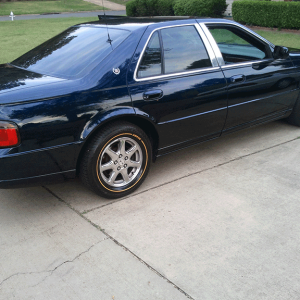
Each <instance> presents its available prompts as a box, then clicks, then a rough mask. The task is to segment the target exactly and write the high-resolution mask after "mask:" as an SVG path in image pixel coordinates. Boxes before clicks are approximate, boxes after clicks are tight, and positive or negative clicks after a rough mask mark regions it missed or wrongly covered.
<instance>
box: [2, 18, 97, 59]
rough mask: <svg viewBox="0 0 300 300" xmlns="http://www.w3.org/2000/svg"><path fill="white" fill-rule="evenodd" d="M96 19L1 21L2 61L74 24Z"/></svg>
mask: <svg viewBox="0 0 300 300" xmlns="http://www.w3.org/2000/svg"><path fill="white" fill-rule="evenodd" d="M96 20H97V18H96V17H95V18H94V17H93V18H55V19H37V20H21V21H13V22H11V21H7V22H6V21H5V22H0V41H1V43H0V63H6V62H11V61H12V60H14V59H15V58H17V57H19V56H20V55H22V54H24V53H25V52H27V51H29V50H31V49H32V48H34V47H36V46H38V45H39V44H41V43H43V42H44V41H46V40H48V39H50V38H51V37H53V36H54V35H56V34H58V33H60V32H62V31H63V30H64V29H66V28H68V27H70V26H72V25H75V24H78V23H83V22H89V21H96Z"/></svg>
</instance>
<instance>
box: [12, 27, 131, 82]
mask: <svg viewBox="0 0 300 300" xmlns="http://www.w3.org/2000/svg"><path fill="white" fill-rule="evenodd" d="M108 33H109V35H108ZM129 34H130V31H127V30H121V29H111V28H106V27H98V28H97V27H87V26H82V27H71V28H69V29H67V30H66V31H64V32H62V33H61V34H59V35H57V36H55V37H54V38H52V39H50V40H48V41H46V42H45V43H43V44H41V45H40V46H38V47H36V48H34V49H32V50H31V51H29V52H27V53H25V54H24V55H22V56H21V57H19V58H17V59H16V60H14V61H13V62H12V63H11V64H12V65H14V66H17V67H21V68H23V69H26V70H29V71H33V72H37V73H41V74H46V75H51V76H55V77H62V78H67V79H74V78H80V77H83V76H85V75H86V74H88V72H89V71H91V70H92V69H93V68H94V67H95V66H96V65H97V64H98V63H99V62H101V61H102V60H103V59H104V58H105V57H106V56H107V55H108V54H109V53H111V52H112V51H113V50H114V49H115V48H116V47H117V46H118V45H119V44H120V43H121V42H123V41H124V40H125V39H126V38H127V36H128V35H129Z"/></svg>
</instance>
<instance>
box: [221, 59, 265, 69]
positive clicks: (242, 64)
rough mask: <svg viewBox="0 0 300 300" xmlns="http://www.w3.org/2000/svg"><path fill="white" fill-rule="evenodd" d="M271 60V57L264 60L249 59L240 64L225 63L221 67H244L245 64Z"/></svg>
mask: <svg viewBox="0 0 300 300" xmlns="http://www.w3.org/2000/svg"><path fill="white" fill-rule="evenodd" d="M268 61H270V58H266V59H262V60H251V61H247V62H244V63H238V64H228V65H224V66H222V67H221V68H222V69H228V68H233V69H234V67H243V66H245V67H246V66H248V65H253V64H255V63H261V62H268Z"/></svg>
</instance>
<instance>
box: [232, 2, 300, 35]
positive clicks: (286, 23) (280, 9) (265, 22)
mask: <svg viewBox="0 0 300 300" xmlns="http://www.w3.org/2000/svg"><path fill="white" fill-rule="evenodd" d="M232 15H233V19H234V20H235V21H237V22H240V23H243V24H249V25H257V26H263V27H272V28H273V27H278V28H291V29H293V28H295V29H299V28H300V18H299V16H300V3H298V2H275V1H274V2H273V1H249V0H242V1H235V2H233V3H232Z"/></svg>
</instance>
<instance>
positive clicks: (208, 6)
mask: <svg viewBox="0 0 300 300" xmlns="http://www.w3.org/2000/svg"><path fill="white" fill-rule="evenodd" d="M226 8H227V4H226V0H177V1H176V2H175V5H174V12H175V15H176V16H199V17H220V16H222V15H223V13H224V11H225V10H226Z"/></svg>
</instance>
